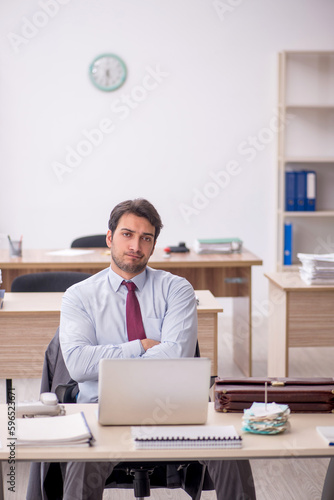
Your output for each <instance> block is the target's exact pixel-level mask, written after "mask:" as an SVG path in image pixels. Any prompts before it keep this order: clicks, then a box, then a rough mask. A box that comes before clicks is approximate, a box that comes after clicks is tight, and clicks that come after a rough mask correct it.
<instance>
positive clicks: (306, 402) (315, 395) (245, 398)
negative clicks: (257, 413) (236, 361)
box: [214, 377, 334, 413]
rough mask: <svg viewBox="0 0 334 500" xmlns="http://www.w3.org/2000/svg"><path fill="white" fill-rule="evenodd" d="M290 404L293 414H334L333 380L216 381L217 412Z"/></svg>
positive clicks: (252, 378) (252, 379)
mask: <svg viewBox="0 0 334 500" xmlns="http://www.w3.org/2000/svg"><path fill="white" fill-rule="evenodd" d="M265 382H267V401H268V403H273V402H275V403H277V404H279V403H282V404H287V405H289V407H290V410H291V411H292V412H302V413H306V412H310V413H319V412H320V413H334V379H333V378H284V377H282V378H271V377H269V378H256V377H249V378H244V379H242V378H240V379H236V378H219V377H217V378H216V380H215V388H214V395H215V410H216V411H222V412H243V410H244V409H246V408H250V407H251V406H252V403H253V402H259V403H261V402H264V401H265Z"/></svg>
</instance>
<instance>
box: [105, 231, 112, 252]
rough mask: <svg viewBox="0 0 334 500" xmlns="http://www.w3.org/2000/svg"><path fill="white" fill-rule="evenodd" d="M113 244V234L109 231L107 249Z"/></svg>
mask: <svg viewBox="0 0 334 500" xmlns="http://www.w3.org/2000/svg"><path fill="white" fill-rule="evenodd" d="M111 242H112V234H111V231H110V229H108V232H107V236H106V243H107V247H109V248H110V247H111Z"/></svg>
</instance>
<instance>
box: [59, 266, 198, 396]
mask: <svg viewBox="0 0 334 500" xmlns="http://www.w3.org/2000/svg"><path fill="white" fill-rule="evenodd" d="M122 281H123V278H122V277H121V276H119V275H118V274H116V273H115V272H113V271H112V269H111V268H110V267H109V268H107V269H104V270H103V271H101V272H99V273H97V274H95V275H93V276H92V277H91V278H88V279H86V280H84V281H81V282H79V283H77V284H75V285H73V286H71V287H70V288H69V289H68V290H67V291H66V292H65V294H64V296H63V300H62V306H61V317H60V343H61V348H62V352H63V356H64V360H65V363H66V366H67V368H68V371H69V373H70V375H71V377H72V378H73V379H74V380H76V381H77V382H78V383H79V397H78V402H79V403H93V402H97V399H98V369H99V361H100V359H102V358H139V357H143V358H149V357H152V358H153V357H154V358H179V357H193V356H194V353H195V348H196V341H197V311H196V298H195V293H194V290H193V288H192V286H191V285H190V283H189V282H188V281H187V280H186V279H184V278H181V277H180V276H175V275H173V274H170V273H168V272H166V271H160V270H155V269H152V268H150V267H147V268H146V269H145V270H144V271H143V272H142V273H140V274H138V275H137V276H135V277H134V278H133V279H132V280H131V281H133V282H134V283H135V284H136V286H137V290H136V292H135V293H136V295H137V298H138V301H139V304H140V310H141V314H142V318H143V325H144V329H145V333H146V337H147V338H148V339H153V340H157V341H158V342H160V344H158V345H156V346H154V347H152V348H150V349H148V350H147V351H146V352H145V350H144V348H143V346H142V343H141V341H140V340H133V341H131V342H129V341H128V337H127V330H126V296H127V293H128V291H127V288H126V287H125V286H124V285H121V283H122Z"/></svg>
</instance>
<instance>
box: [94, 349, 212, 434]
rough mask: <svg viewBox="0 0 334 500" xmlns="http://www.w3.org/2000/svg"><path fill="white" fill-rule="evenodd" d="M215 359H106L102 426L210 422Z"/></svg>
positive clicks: (102, 377) (102, 365)
mask: <svg viewBox="0 0 334 500" xmlns="http://www.w3.org/2000/svg"><path fill="white" fill-rule="evenodd" d="M210 373H211V361H210V360H209V359H207V358H180V359H152V358H148V359H143V358H140V359H102V360H101V361H100V366H99V422H100V424H102V425H170V424H204V423H205V422H206V419H207V412H208V403H209V389H210Z"/></svg>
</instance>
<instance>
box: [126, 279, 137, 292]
mask: <svg viewBox="0 0 334 500" xmlns="http://www.w3.org/2000/svg"><path fill="white" fill-rule="evenodd" d="M122 285H125V286H126V288H127V289H128V292H134V291H135V289H136V288H137V287H136V285H135V284H134V283H133V282H132V281H122Z"/></svg>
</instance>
